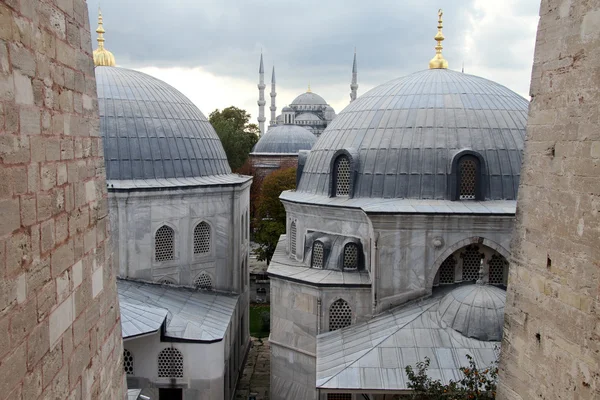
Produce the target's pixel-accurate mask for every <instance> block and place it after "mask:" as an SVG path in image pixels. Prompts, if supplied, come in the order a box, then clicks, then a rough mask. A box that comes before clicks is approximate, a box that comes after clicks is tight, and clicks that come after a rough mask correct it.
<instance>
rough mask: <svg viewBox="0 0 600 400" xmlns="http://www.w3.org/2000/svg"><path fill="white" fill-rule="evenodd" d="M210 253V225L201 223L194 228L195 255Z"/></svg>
mask: <svg viewBox="0 0 600 400" xmlns="http://www.w3.org/2000/svg"><path fill="white" fill-rule="evenodd" d="M209 251H210V225H208V223H206V222H200V223H199V224H198V225H196V227H195V228H194V254H206V253H208V252H209Z"/></svg>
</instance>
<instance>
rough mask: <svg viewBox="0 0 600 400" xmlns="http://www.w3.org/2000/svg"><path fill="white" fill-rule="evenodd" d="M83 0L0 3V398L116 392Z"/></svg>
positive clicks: (110, 283) (117, 331)
mask: <svg viewBox="0 0 600 400" xmlns="http://www.w3.org/2000/svg"><path fill="white" fill-rule="evenodd" d="M91 51H92V46H91V40H90V27H89V23H88V12H87V4H86V3H85V1H84V0H58V1H55V0H52V1H51V0H0V399H11V400H13V399H37V398H38V397H40V396H42V395H43V396H44V398H53V399H80V398H83V399H119V398H123V396H124V394H125V383H124V377H123V367H122V363H121V358H122V349H123V347H122V342H121V327H120V323H119V306H118V302H117V294H116V284H115V274H114V272H113V269H112V264H111V253H110V246H109V245H108V243H107V242H108V226H107V220H108V218H107V202H106V185H105V177H104V175H105V173H104V162H103V157H102V144H101V142H100V137H99V129H98V110H97V100H96V84H95V80H94V70H93V64H92V56H91Z"/></svg>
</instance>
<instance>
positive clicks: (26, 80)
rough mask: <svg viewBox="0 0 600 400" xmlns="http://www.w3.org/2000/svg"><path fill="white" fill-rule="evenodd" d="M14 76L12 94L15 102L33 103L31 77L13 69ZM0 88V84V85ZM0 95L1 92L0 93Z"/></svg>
mask: <svg viewBox="0 0 600 400" xmlns="http://www.w3.org/2000/svg"><path fill="white" fill-rule="evenodd" d="M13 77H14V96H15V101H16V102H17V104H23V105H30V106H31V105H33V104H34V96H33V84H32V83H31V78H30V77H29V76H27V75H25V74H21V72H20V71H15V72H14V74H13ZM0 90H1V86H0ZM0 96H1V94H0Z"/></svg>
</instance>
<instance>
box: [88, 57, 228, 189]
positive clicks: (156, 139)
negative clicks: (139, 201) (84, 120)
mask: <svg viewBox="0 0 600 400" xmlns="http://www.w3.org/2000/svg"><path fill="white" fill-rule="evenodd" d="M95 72H96V83H97V87H98V106H99V110H100V132H101V135H102V137H103V141H104V158H105V163H106V177H107V179H108V180H125V179H163V178H192V177H203V176H211V175H223V174H230V173H231V169H230V168H229V164H228V163H227V156H226V155H225V151H224V150H223V145H222V144H221V141H220V140H219V137H218V136H217V133H216V132H215V130H214V128H213V127H212V125H211V124H210V122H208V120H207V119H206V117H205V116H204V115H203V114H202V112H200V110H198V108H197V107H196V106H195V105H194V104H193V103H192V102H191V101H190V100H189V99H188V98H186V97H185V96H184V95H183V94H181V93H180V92H179V91H177V90H176V89H175V88H173V87H171V86H170V85H168V84H166V83H165V82H163V81H161V80H158V79H156V78H153V77H151V76H149V75H146V74H144V73H141V72H138V71H132V70H129V69H125V68H115V67H102V66H98V67H96V70H95Z"/></svg>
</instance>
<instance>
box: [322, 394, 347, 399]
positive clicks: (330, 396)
mask: <svg viewBox="0 0 600 400" xmlns="http://www.w3.org/2000/svg"><path fill="white" fill-rule="evenodd" d="M327 400H352V395H351V394H350V393H327Z"/></svg>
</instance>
